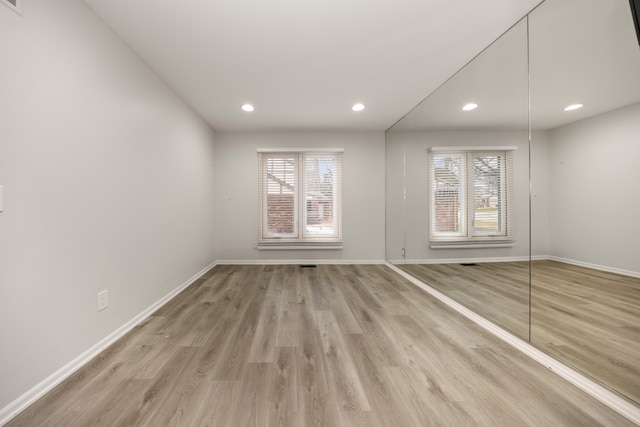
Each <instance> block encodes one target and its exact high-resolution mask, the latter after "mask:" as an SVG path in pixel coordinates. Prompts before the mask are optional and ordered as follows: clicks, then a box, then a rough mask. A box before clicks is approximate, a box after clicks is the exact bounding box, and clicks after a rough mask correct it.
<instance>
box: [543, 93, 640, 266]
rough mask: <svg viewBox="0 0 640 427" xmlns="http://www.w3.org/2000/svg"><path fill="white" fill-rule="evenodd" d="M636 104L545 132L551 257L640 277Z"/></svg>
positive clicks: (639, 110) (639, 107)
mask: <svg viewBox="0 0 640 427" xmlns="http://www.w3.org/2000/svg"><path fill="white" fill-rule="evenodd" d="M639 159H640V103H638V104H634V105H631V106H628V107H625V108H621V109H619V110H615V111H612V112H609V113H606V114H602V115H599V116H596V117H593V118H590V119H586V120H582V121H579V122H576V123H573V124H571V125H567V126H563V127H560V128H557V129H554V130H552V131H550V132H549V250H550V255H552V256H556V257H560V258H566V259H570V260H574V261H580V262H584V263H591V264H596V265H602V266H606V267H610V268H617V269H622V270H627V271H631V272H638V273H640V251H639V250H638V242H640V222H638V219H639V218H640V191H639V190H638V183H640V167H638V161H639Z"/></svg>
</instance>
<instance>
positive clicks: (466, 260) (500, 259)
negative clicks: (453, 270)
mask: <svg viewBox="0 0 640 427" xmlns="http://www.w3.org/2000/svg"><path fill="white" fill-rule="evenodd" d="M536 258H538V257H532V258H531V259H536ZM542 259H547V258H546V257H544V258H542ZM516 261H529V256H528V255H527V256H512V257H491V258H442V259H408V260H406V261H405V264H466V263H485V262H516ZM400 264H402V262H400Z"/></svg>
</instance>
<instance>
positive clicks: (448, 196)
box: [432, 154, 465, 236]
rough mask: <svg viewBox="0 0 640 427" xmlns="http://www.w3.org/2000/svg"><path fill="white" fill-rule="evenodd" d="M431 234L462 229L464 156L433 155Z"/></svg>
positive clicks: (456, 233)
mask: <svg viewBox="0 0 640 427" xmlns="http://www.w3.org/2000/svg"><path fill="white" fill-rule="evenodd" d="M432 159H433V165H432V168H433V195H432V197H433V216H432V218H433V225H432V227H433V233H432V234H433V236H450V235H459V234H461V233H462V232H463V229H464V218H463V211H462V210H463V201H464V199H465V197H464V191H463V189H464V170H465V167H464V158H463V156H461V155H438V154H434V155H433V158H432Z"/></svg>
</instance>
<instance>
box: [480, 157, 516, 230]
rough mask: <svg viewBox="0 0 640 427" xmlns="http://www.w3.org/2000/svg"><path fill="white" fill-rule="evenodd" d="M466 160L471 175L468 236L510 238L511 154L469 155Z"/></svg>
mask: <svg viewBox="0 0 640 427" xmlns="http://www.w3.org/2000/svg"><path fill="white" fill-rule="evenodd" d="M469 156H470V159H469V162H470V164H469V167H470V169H471V172H472V174H473V184H472V185H473V187H472V188H471V191H472V193H471V201H470V203H471V205H472V207H473V209H472V217H471V221H472V222H471V226H472V236H508V235H510V234H511V232H510V231H511V229H510V227H511V220H510V219H511V218H510V214H511V211H510V209H509V204H510V203H509V201H510V199H511V198H512V195H511V194H510V193H511V192H512V191H511V189H512V187H513V152H512V151H502V152H473V153H470V154H469Z"/></svg>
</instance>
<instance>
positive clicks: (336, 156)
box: [258, 149, 342, 249]
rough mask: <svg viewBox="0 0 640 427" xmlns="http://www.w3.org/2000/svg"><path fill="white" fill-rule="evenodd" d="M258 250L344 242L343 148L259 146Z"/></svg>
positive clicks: (328, 245) (334, 244)
mask: <svg viewBox="0 0 640 427" xmlns="http://www.w3.org/2000/svg"><path fill="white" fill-rule="evenodd" d="M258 170H259V174H258V175H259V195H260V222H259V236H258V240H259V245H258V247H259V248H261V249H267V248H277V247H287V248H288V247H312V248H317V247H329V248H331V249H334V248H336V247H339V246H336V245H339V244H340V243H341V241H342V224H341V213H342V212H341V194H340V193H341V186H342V150H339V149H335V150H329V151H301V150H288V151H286V152H285V151H274V150H259V151H258Z"/></svg>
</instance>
